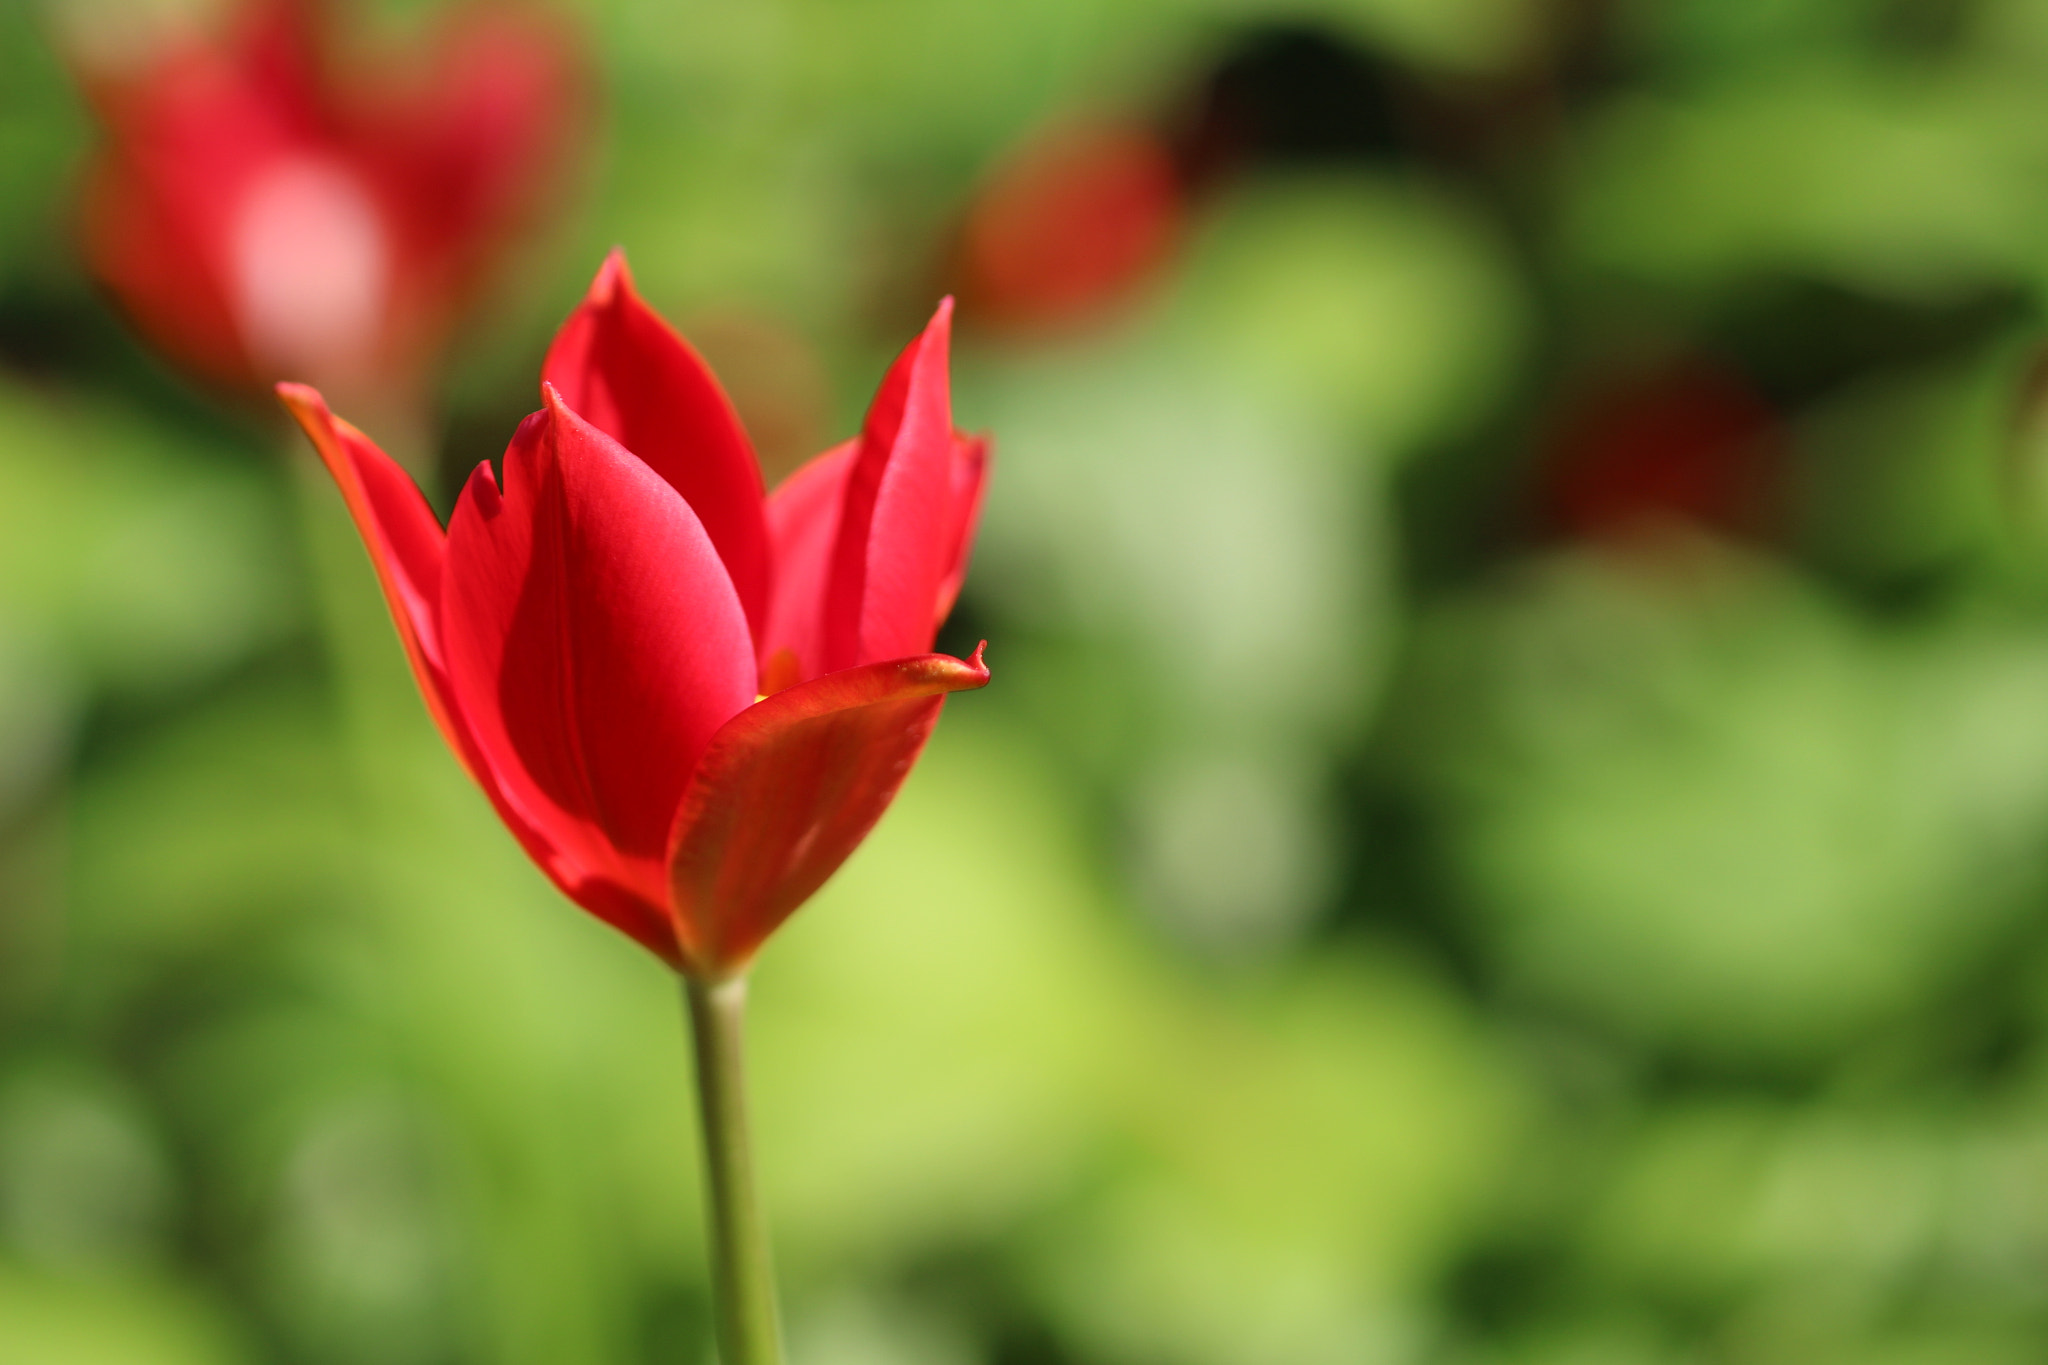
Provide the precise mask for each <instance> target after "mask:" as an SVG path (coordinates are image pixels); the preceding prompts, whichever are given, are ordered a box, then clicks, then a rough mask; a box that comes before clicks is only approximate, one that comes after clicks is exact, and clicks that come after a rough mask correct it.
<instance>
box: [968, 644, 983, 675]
mask: <svg viewBox="0 0 2048 1365" xmlns="http://www.w3.org/2000/svg"><path fill="white" fill-rule="evenodd" d="M986 653H988V641H986V640H983V641H982V642H981V643H980V644H978V645H976V646H975V647H974V652H973V653H972V654H970V655H968V656H967V666H968V667H969V668H978V669H980V670H981V671H982V672H984V673H986V672H988V665H987V664H986V663H984V662H983V661H982V657H981V656H982V655H984V654H986Z"/></svg>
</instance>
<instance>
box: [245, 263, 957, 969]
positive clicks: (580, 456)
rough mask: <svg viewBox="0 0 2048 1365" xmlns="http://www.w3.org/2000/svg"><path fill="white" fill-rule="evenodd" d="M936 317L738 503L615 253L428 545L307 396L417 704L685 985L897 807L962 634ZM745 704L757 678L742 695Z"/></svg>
mask: <svg viewBox="0 0 2048 1365" xmlns="http://www.w3.org/2000/svg"><path fill="white" fill-rule="evenodd" d="M950 322H951V307H950V304H947V305H942V306H941V307H940V309H939V311H938V314H937V316H935V317H934V318H933V319H932V322H931V325H930V326H929V327H927V328H926V329H925V331H924V333H923V335H922V336H920V337H919V338H918V339H917V340H916V341H915V342H913V343H911V345H910V346H909V348H908V349H906V350H905V351H904V352H903V354H902V355H901V357H899V358H898V360H897V361H896V363H895V365H894V366H893V367H892V368H891V369H890V371H889V373H888V376H887V377H886V378H885V379H884V380H883V381H882V386H881V389H880V390H879V391H878V392H877V393H876V395H875V399H874V403H873V406H872V407H871V408H870V409H869V411H868V416H867V422H866V424H865V426H864V427H863V428H862V431H861V434H860V435H859V436H858V437H856V438H855V439H853V440H851V441H848V442H846V443H845V444H843V445H841V446H838V447H836V448H835V449H833V450H829V451H827V452H826V453H825V454H823V455H820V456H818V457H817V458H815V459H813V460H812V461H811V462H810V463H809V464H807V465H805V466H804V467H803V468H801V469H799V470H798V471H797V472H796V473H795V474H793V475H791V476H790V477H789V478H788V479H787V480H785V481H784V482H783V483H782V484H781V485H780V486H779V487H778V488H777V489H776V490H775V492H774V493H773V494H772V495H770V496H767V497H764V496H763V493H762V484H761V475H760V472H759V468H758V466H757V465H756V463H755V461H754V455H753V451H752V449H751V448H750V446H749V443H748V440H747V435H746V432H745V431H744V430H743V429H742V428H741V426H740V424H739V420H738V418H737V417H736V416H735V415H734V412H733V409H732V405H731V404H730V403H729V402H728V401H727V400H726V397H725V394H724V392H723V391H722V390H721V389H720V388H719V385H718V381H717V380H716V379H715V378H713V377H712V375H711V372H710V371H709V370H708V369H707V368H706V367H705V365H704V363H703V361H701V360H700V359H699V358H698V356H697V354H696V352H694V351H693V350H691V349H690V347H689V345H688V344H687V343H685V342H684V341H683V340H682V338H681V337H679V336H677V335H676V333H675V332H674V331H672V330H671V329H670V328H669V326H668V324H667V323H666V322H664V321H663V320H662V319H661V318H660V317H659V316H658V315H657V314H656V313H654V312H653V310H651V309H650V308H648V307H647V305H646V304H645V303H643V302H642V301H641V300H640V298H639V296H638V295H637V294H636V293H635V292H634V289H633V285H632V280H631V278H630V277H629V276H628V274H627V273H626V266H625V261H624V259H623V258H622V257H621V256H619V255H618V254H617V253H614V254H613V256H612V257H611V259H610V260H608V261H607V262H606V263H605V266H604V268H603V269H602V270H601V271H600V272H599V273H598V276H597V280H596V282H595V283H594V284H593V285H592V286H591V289H590V293H589V295H588V297H587V298H586V299H585V300H584V302H583V304H582V305H581V306H580V307H579V308H578V309H577V311H576V312H575V313H574V314H573V315H572V316H571V317H570V319H569V320H568V322H567V323H565V324H564V325H563V327H562V329H561V331H560V332H559V333H557V334H556V337H555V342H554V346H553V348H552V349H551V350H550V351H549V353H548V358H547V364H546V368H545V371H544V375H543V383H542V385H541V392H542V395H543V397H544V399H545V406H544V407H543V408H542V409H541V410H540V411H539V412H536V413H534V414H533V415H532V416H530V417H528V418H527V419H526V420H525V422H524V423H522V424H521V425H520V427H519V430H518V431H517V433H515V434H514V436H513V437H512V443H511V445H510V446H509V447H508V448H507V449H506V452H505V461H504V466H505V473H504V482H503V484H502V485H501V484H500V483H499V481H498V479H497V478H495V477H494V476H493V474H492V472H491V467H490V465H489V464H488V463H485V464H482V465H479V466H478V467H477V469H476V471H475V472H474V473H473V474H472V475H471V476H470V479H469V483H468V485H467V486H466V487H465V488H464V489H463V491H462V496H461V498H460V500H459V501H458V502H457V504H456V508H455V512H454V515H453V516H452V517H451V518H450V520H449V524H448V530H447V533H446V535H445V536H444V535H443V533H442V530H441V527H440V526H439V524H438V523H437V522H436V521H435V520H434V514H433V513H432V511H430V510H429V509H428V506H427V503H426V500H425V498H423V497H422V496H421V495H420V492H419V490H418V489H417V488H416V487H415V486H414V485H413V484H412V483H411V481H410V480H409V479H408V478H407V477H406V476H405V474H404V473H403V472H401V471H400V469H399V468H398V467H397V465H395V464H394V463H393V462H392V461H391V460H390V459H389V458H388V457H386V456H385V455H384V454H383V453H382V452H381V451H379V450H378V449H377V447H376V446H374V445H373V444H371V442H370V441H369V440H368V438H366V437H365V436H363V435H362V433H360V432H359V431H357V430H356V429H355V428H354V427H351V426H350V425H349V424H348V423H346V422H343V421H340V420H339V419H337V418H335V417H334V416H333V415H332V414H331V413H330V412H329V411H328V408H327V405H326V403H325V402H324V401H323V400H322V398H321V397H320V395H319V394H318V393H317V392H315V391H314V390H312V389H310V388H307V387H304V386H302V385H296V384H284V385H280V386H279V388H278V392H279V394H280V395H281V396H282V397H283V399H284V401H285V403H286V405H287V406H288V407H290V409H291V410H292V412H293V413H294V414H295V415H296V416H297V417H298V419H299V421H300V423H301V425H303V426H304V427H305V429H306V433H307V435H308V436H310V437H311V438H312V441H313V444H314V445H315V446H316V447H318V449H319V451H320V454H321V457H322V458H323V459H324V460H325V461H326V463H327V466H328V468H329V470H331V471H332V473H333V474H334V477H335V479H336V480H337V481H338V482H339V483H340V484H341V488H342V492H343V493H344V495H345V496H346V498H347V500H348V505H349V508H350V511H351V512H352V513H353V514H354V516H355V519H356V524H357V527H358V528H359V529H360V530H361V532H362V535H363V539H364V541H365V543H366V544H367V545H368V547H369V551H370V557H371V559H372V560H373V561H374V562H375V563H376V566H377V572H378V575H379V577H380V578H381V580H382V582H383V585H384V591H385V595H386V597H387V598H388V600H389V603H390V606H391V612H392V615H393V617H394V618H395V620H396V622H397V624H398V630H399V635H400V636H401V638H402V639H403V640H404V643H405V647H406V651H407V653H408V654H409V655H410V656H411V660H412V665H413V670H414V673H415V675H416V676H417V678H418V681H419V685H420V689H421V691H422V692H423V693H424V694H425V697H426V701H427V706H428V708H429V710H431V711H432V712H433V715H434V718H435V720H436V721H437V722H439V724H440V726H441V729H442V732H443V734H444V735H446V737H447V739H448V743H449V744H450V745H451V746H452V747H453V748H454V750H455V752H456V753H457V755H459V756H460V758H461V759H462V761H463V763H464V764H465V765H467V767H468V769H469V771H470V774H471V775H472V776H473V777H474V778H475V779H476V780H477V782H478V784H479V785H480V786H482V787H483V789H484V791H485V793H486V794H487V795H488V796H489V797H490V799H491V801H492V803H493V804H494V805H495V806H496V807H497V810H498V814H499V815H500V816H501V817H502V818H503V819H504V821H505V823H506V824H507V825H508V826H510V828H511V830H512V832H513V834H515V835H516V836H517V837H518V839H519V841H520V843H521V844H523V845H524V846H525V848H526V851H527V852H528V853H529V854H530V855H531V856H532V857H533V859H534V861H535V862H537V863H538V864H540V866H541V868H542V869H543V870H544V871H545V872H546V873H547V874H548V876H549V877H551V878H553V879H554V881H555V884H556V885H557V886H559V887H561V889H562V890H563V892H564V893H566V894H567V895H568V896H569V898H570V899H572V900H574V901H575V902H576V903H577V904H579V905H581V906H583V907H584V908H585V909H586V910H589V911H590V912H591V913H593V914H595V915H597V916H598V917H600V918H601V919H604V920H606V921H608V922H609V923H611V924H613V925H615V926H616V927H618V928H619V929H621V930H623V931H625V932H626V933H628V934H630V935H632V936H633V937H634V938H635V939H637V940H639V941H640V942H641V943H642V944H644V945H646V946H647V947H648V948H650V949H652V950H653V951H654V952H656V953H658V954H660V955H661V956H662V957H663V958H664V959H665V960H666V961H668V962H669V963H670V964H671V965H673V966H675V967H676V968H678V969H679V970H681V971H684V972H687V973H690V974H691V975H695V976H700V977H717V976H723V975H729V974H731V973H734V972H737V971H738V970H740V969H742V968H743V967H744V966H745V965H746V963H747V962H748V960H749V959H750V958H751V957H752V955H753V953H754V951H755V949H757V948H758V947H759V946H760V944H761V942H762V940H763V939H765V938H766V937H767V935H768V934H769V933H770V932H772V931H773V930H774V928H775V927H776V926H777V925H778V924H780V923H781V922H782V920H783V919H785V918H786V917H787V916H788V915H789V914H790V913H791V912H792V911H793V910H795V909H796V907H797V906H798V905H800V904H802V903H803V901H804V900H805V899H806V898H807V897H809V896H810V894H811V893H812V892H813V891H815V890H817V888H818V887H819V886H820V885H821V884H823V882H824V881H825V879H826V878H827V877H829V876H830V875H831V874H832V872H833V871H834V870H835V869H837V868H838V866H839V864H840V863H841V862H843V861H844V860H845V859H846V857H847V855H848V854H850V853H851V852H852V851H853V849H854V847H855V846H856V845H858V844H859V842H860V841H861V839H862V838H864V837H865V836H866V834H867V832H868V830H869V829H870V828H872V827H873V825H874V823H875V821H876V820H878V819H879V818H880V817H881V815H882V812H883V811H884V810H885V809H886V808H887V807H888V804H889V802H890V801H891V799H893V798H894V796H895V793H896V790H897V788H898V787H899V786H900V785H901V784H902V782H903V779H904V777H905V776H906V775H907V774H908V773H909V770H910V767H911V765H912V763H914V762H915V761H916V758H917V755H918V753H919V751H920V750H921V749H922V748H923V746H924V742H925V739H926V737H927V736H928V735H929V734H930V733H931V729H932V727H933V725H934V724H936V723H937V721H938V716H939V710H940V707H941V706H942V705H943V704H944V702H945V697H946V694H947V693H949V692H954V691H958V690H960V689H963V688H973V687H980V686H982V685H984V684H985V683H987V681H988V676H989V675H988V670H987V669H986V668H984V667H983V666H982V663H981V652H980V651H979V650H977V651H976V652H975V655H974V657H973V658H971V659H968V660H964V661H963V660H960V659H955V658H952V657H950V656H947V655H943V654H932V653H929V652H928V651H929V650H930V649H931V646H932V641H933V637H934V636H935V635H936V633H937V630H938V627H939V624H940V622H941V621H942V620H943V619H944V618H945V616H946V614H947V612H948V611H950V610H951V608H952V605H953V599H954V597H955V596H956V595H957V593H958V592H959V588H960V582H961V578H962V576H963V575H964V574H965V572H966V564H967V556H968V551H969V547H970V545H971V544H972V541H973V537H974V527H975V522H976V519H977V517H978V515H979V511H980V504H981V491H982V482H983V475H984V472H985V470H986V468H987V443H986V441H984V440H981V439H976V438H970V437H966V436H963V435H961V434H960V433H958V432H956V431H955V430H954V429H953V425H952V416H951V398H950V381H949V378H948V372H947V346H948V335H949V328H950ZM764 694H765V695H764Z"/></svg>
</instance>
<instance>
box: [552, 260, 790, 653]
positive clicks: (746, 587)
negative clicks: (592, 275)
mask: <svg viewBox="0 0 2048 1365" xmlns="http://www.w3.org/2000/svg"><path fill="white" fill-rule="evenodd" d="M542 373H543V376H544V378H545V379H546V380H547V382H548V383H551V384H553V385H554V386H555V388H556V389H557V390H559V391H560V393H561V395H562V401H563V402H565V403H567V404H568V405H569V406H570V407H571V408H574V409H575V410H576V412H577V414H578V415H579V416H581V417H582V418H583V420H584V421H586V422H588V423H590V424H591V425H592V426H594V427H596V428H597V429H598V430H600V431H602V432H604V433H605V434H606V435H608V436H610V437H611V438H612V439H613V440H615V441H617V442H618V443H619V444H620V445H622V446H624V447H625V448H626V449H628V450H630V451H632V452H633V453H634V454H635V455H637V456H639V457H640V459H641V460H642V461H644V462H645V463H646V464H647V466H648V467H649V468H651V469H652V470H654V472H655V473H657V474H659V475H660V476H661V477H662V478H664V479H666V480H668V483H669V486H670V487H672V488H674V489H675V490H676V492H678V493H680V494H681V495H682V497H683V500H684V501H685V502H687V503H689V505H690V510H691V511H693V512H694V513H696V515H697V519H698V520H699V521H701V522H702V523H703V525H704V530H705V532H706V533H707V534H709V536H710V537H711V543H712V544H713V545H715V546H716V547H717V548H718V554H719V557H720V558H721V559H722V560H724V561H725V567H726V572H727V573H728V574H729V575H730V576H731V578H732V584H733V587H734V588H736V589H737V590H738V592H739V598H740V602H741V604H742V605H743V606H744V607H745V609H746V613H747V620H748V621H749V622H750V623H751V624H752V625H753V627H754V630H755V632H756V634H757V635H758V634H760V633H761V631H762V629H763V627H764V626H765V624H766V621H767V616H768V588H769V558H768V527H767V522H766V520H765V519H764V518H763V516H762V513H761V503H762V489H761V467H760V464H759V462H758V461H756V460H755V458H754V448H753V446H752V444H751V443H749V442H748V440H747V434H746V431H745V429H744V428H743V427H742V426H741V425H740V419H739V414H738V413H736V412H734V411H733V406H732V403H731V401H730V400H729V399H727V397H726V396H725V391H724V390H723V389H721V388H720V387H719V385H718V380H717V379H716V378H714V377H713V375H712V373H711V370H710V368H709V367H708V366H706V365H705V363H704V361H703V359H702V358H701V357H700V356H698V354H697V353H696V352H695V351H694V350H692V349H691V348H690V345H689V343H688V342H686V341H684V340H683V339H682V338H681V337H680V336H678V335H676V333H675V331H674V329H673V328H671V327H670V326H669V325H668V323H667V322H665V321H664V320H663V319H662V317H661V315H660V314H658V313H656V312H655V311H654V310H653V309H652V308H649V307H648V306H647V305H646V304H645V303H644V302H642V301H641V298H640V295H639V294H638V293H637V292H636V291H635V290H634V288H633V277H632V276H631V275H630V274H629V273H628V272H627V270H626V258H625V255H624V253H622V252H619V251H617V250H614V251H613V252H612V253H611V255H610V256H608V257H606V258H605V263H604V265H603V267H602V268H600V269H599V270H598V272H597V278H596V280H594V281H593V282H592V283H591V286H590V292H589V294H588V295H586V296H585V298H584V300H583V302H582V304H581V305H580V306H579V307H578V308H577V309H576V311H575V312H574V313H572V314H570V316H569V320H568V321H567V322H565V323H563V324H562V327H561V330H560V331H558V332H557V333H555V340H554V344H553V346H551V347H550V348H549V350H548V358H547V365H546V367H545V369H544V370H543V371H542Z"/></svg>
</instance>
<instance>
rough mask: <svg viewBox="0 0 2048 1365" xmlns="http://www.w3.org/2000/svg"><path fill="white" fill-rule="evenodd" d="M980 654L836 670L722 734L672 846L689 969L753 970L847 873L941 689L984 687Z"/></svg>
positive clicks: (926, 730)
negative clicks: (776, 938) (772, 938)
mask: <svg viewBox="0 0 2048 1365" xmlns="http://www.w3.org/2000/svg"><path fill="white" fill-rule="evenodd" d="M981 653H982V652H981V650H979V649H977V650H975V652H974V657H973V658H971V659H966V660H961V659H955V658H952V657H951V656H949V655H944V654H928V655H924V656H921V657H918V658H911V659H895V660H891V661H889V662H887V663H879V664H869V665H866V666H864V667H860V668H853V669H846V670H843V671H841V672H837V673H829V674H827V675H826V676H824V677H822V678H816V679H813V680H812V681H810V682H807V683H803V684H800V685H798V686H796V687H792V688H790V689H788V690H787V691H784V692H778V693H776V694H775V695H774V696H772V697H769V698H767V699H765V700H763V701H760V702H756V703H755V704H754V705H753V706H750V707H748V708H747V709H746V710H745V711H742V712H741V713H740V714H739V715H737V716H735V717H733V718H732V719H731V720H730V721H728V722H727V723H726V725H725V726H724V727H723V728H722V729H720V730H719V732H718V734H717V735H716V736H714V737H713V739H712V741H711V745H710V747H709V748H708V749H706V750H705V752H704V757H703V759H702V760H701V761H700V762H699V764H698V767H697V772H696V774H695V776H694V777H693V778H692V779H691V781H690V786H689V790H688V791H687V792H685V793H684V795H683V800H682V804H681V806H680V807H678V809H677V811H676V820H675V829H674V832H673V834H672V836H671V839H670V844H669V854H668V875H669V889H670V897H671V900H670V905H671V908H672V911H673V913H674V916H675V922H676V936H677V939H678V941H679V943H680V945H681V956H682V960H683V964H684V970H685V971H689V972H692V973H694V974H697V975H702V976H722V975H727V974H730V973H732V972H735V971H738V970H740V969H741V968H743V967H745V965H746V964H747V962H748V960H749V959H750V958H752V956H753V954H754V951H755V950H756V949H757V948H759V947H760V945H761V943H762V941H763V940H764V939H766V938H767V937H768V935H769V934H770V933H772V932H774V930H775V928H776V926H778V925H780V924H781V923H782V921H783V920H785V919H787V918H788V917H789V915H790V913H791V912H793V911H794V910H795V909H796V908H797V907H798V906H799V905H801V904H803V902H804V901H805V900H806V899H808V898H809V897H810V895H811V893H813V892H814V891H816V890H817V889H818V888H819V887H820V886H822V885H823V884H824V882H825V879H826V878H828V877H830V876H831V875H832V874H833V873H834V872H835V871H837V870H838V868H839V865H840V864H841V863H843V862H845V861H846V858H847V856H848V855H849V854H851V853H852V852H853V850H854V848H855V847H856V846H858V845H859V843H860V841H861V840H862V839H864V838H865V837H867V833H868V831H869V830H871V829H873V828H874V825H875V822H876V821H877V820H879V819H881V817H882V813H883V812H884V811H885V810H887V809H888V807H889V803H890V801H892V800H893V799H894V798H895V795H896V791H897V789H898V788H899V787H901V786H902V785H903V779H904V778H905V777H907V776H908V775H909V773H910V768H911V765H912V764H914V763H915V762H916V761H917V756H918V753H919V752H920V751H921V750H922V749H923V748H924V742H925V740H926V738H927V737H928V736H929V735H930V734H931V731H932V727H933V726H934V725H935V724H937V723H938V719H939V710H940V708H941V707H942V706H943V705H944V704H945V700H946V694H947V693H949V692H957V691H961V690H962V689H966V688H975V687H982V686H985V685H987V683H988V678H989V674H988V669H987V667H986V666H985V665H984V664H983V663H982V659H981Z"/></svg>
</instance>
